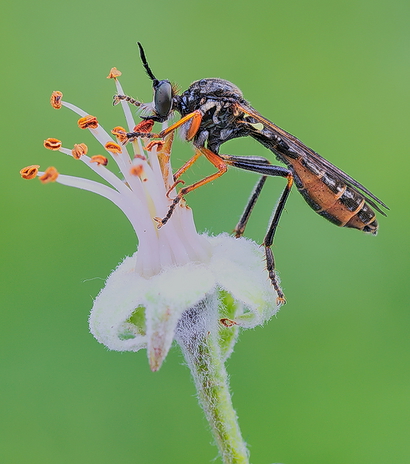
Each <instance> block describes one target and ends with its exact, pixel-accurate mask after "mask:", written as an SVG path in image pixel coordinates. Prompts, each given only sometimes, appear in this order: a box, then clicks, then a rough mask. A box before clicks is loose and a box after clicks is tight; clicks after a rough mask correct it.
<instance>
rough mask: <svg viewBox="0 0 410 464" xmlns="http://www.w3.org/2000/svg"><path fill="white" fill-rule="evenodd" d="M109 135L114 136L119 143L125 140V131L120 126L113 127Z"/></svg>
mask: <svg viewBox="0 0 410 464" xmlns="http://www.w3.org/2000/svg"><path fill="white" fill-rule="evenodd" d="M111 134H113V135H115V137H117V139H118V140H119V141H120V142H121V143H122V142H124V141H125V140H127V131H126V130H125V129H124V128H123V127H121V126H116V127H114V129H113V130H112V131H111Z"/></svg>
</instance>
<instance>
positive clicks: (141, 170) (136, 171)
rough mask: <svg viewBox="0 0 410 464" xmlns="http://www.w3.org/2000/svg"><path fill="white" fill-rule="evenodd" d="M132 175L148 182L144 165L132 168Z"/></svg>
mask: <svg viewBox="0 0 410 464" xmlns="http://www.w3.org/2000/svg"><path fill="white" fill-rule="evenodd" d="M130 173H131V175H133V176H138V177H139V178H140V179H141V180H142V182H146V181H147V180H148V178H147V176H146V174H145V171H144V166H142V164H137V165H135V166H132V168H131V169H130Z"/></svg>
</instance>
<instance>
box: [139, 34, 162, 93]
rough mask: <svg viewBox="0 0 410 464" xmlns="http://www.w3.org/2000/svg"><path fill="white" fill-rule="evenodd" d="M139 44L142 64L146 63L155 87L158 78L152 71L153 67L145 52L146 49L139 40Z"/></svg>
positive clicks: (146, 69) (145, 65) (146, 68)
mask: <svg viewBox="0 0 410 464" xmlns="http://www.w3.org/2000/svg"><path fill="white" fill-rule="evenodd" d="M137 44H138V47H139V49H140V57H141V61H142V64H143V65H144V68H145V71H146V72H147V74H148V76H149V78H150V79H151V80H152V81H153V84H154V87H155V85H156V84H158V79H157V78H156V77H155V76H154V74H153V73H152V71H151V68H150V67H149V65H148V62H147V58H146V56H145V52H144V49H143V48H142V45H141V44H140V43H139V42H137Z"/></svg>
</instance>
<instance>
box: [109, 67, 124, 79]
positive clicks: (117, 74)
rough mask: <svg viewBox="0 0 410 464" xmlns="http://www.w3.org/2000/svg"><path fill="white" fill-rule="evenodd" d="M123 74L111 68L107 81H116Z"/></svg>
mask: <svg viewBox="0 0 410 464" xmlns="http://www.w3.org/2000/svg"><path fill="white" fill-rule="evenodd" d="M121 74H122V72H121V71H119V70H118V69H117V68H115V67H114V68H111V70H110V72H109V74H108V76H107V79H116V78H117V77H120V76H121Z"/></svg>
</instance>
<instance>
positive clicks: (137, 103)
mask: <svg viewBox="0 0 410 464" xmlns="http://www.w3.org/2000/svg"><path fill="white" fill-rule="evenodd" d="M112 98H113V101H112V104H113V105H114V106H115V105H118V103H120V102H121V101H126V102H128V103H129V104H130V105H134V106H137V107H140V106H141V105H142V104H143V103H142V102H140V101H138V100H135V98H132V97H129V96H128V95H114V96H113V97H112Z"/></svg>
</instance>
